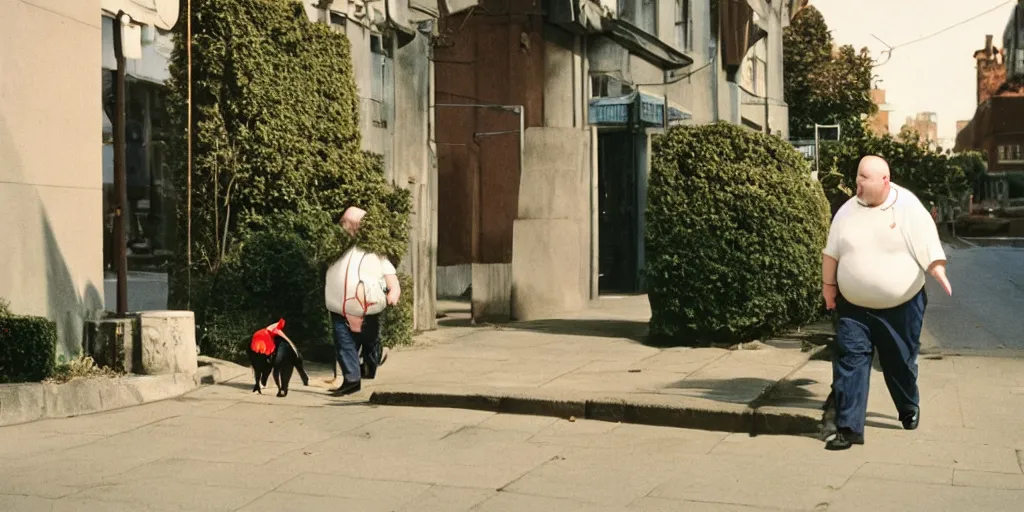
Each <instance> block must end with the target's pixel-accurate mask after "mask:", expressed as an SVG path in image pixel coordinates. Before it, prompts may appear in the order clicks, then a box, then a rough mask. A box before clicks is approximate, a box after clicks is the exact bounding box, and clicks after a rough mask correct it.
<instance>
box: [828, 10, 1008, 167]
mask: <svg viewBox="0 0 1024 512" xmlns="http://www.w3.org/2000/svg"><path fill="white" fill-rule="evenodd" d="M1015 3H1016V1H1011V2H1007V1H1006V0H971V1H966V0H858V1H851V0H811V2H810V4H811V5H813V6H815V7H817V8H818V10H819V11H821V13H822V15H824V16H825V23H827V24H828V27H829V29H830V30H831V31H832V38H833V39H834V40H835V42H836V44H839V45H844V44H851V45H853V47H854V48H857V49H860V48H861V47H864V46H866V47H868V50H870V52H871V55H872V57H874V58H875V60H876V61H884V60H885V56H884V55H883V54H882V51H883V50H885V49H886V46H885V45H884V44H882V43H880V42H879V41H878V40H876V39H875V38H874V37H871V34H874V35H876V36H878V37H879V38H881V39H882V40H883V41H885V42H886V43H888V44H889V45H891V46H894V47H898V46H899V45H901V44H903V43H905V42H908V41H911V40H913V39H917V38H918V37H922V36H926V35H929V34H931V33H934V32H937V31H939V30H942V29H944V28H946V27H949V26H951V25H954V24H956V23H958V22H961V21H964V20H967V19H970V18H973V17H975V16H977V15H978V14H981V13H983V12H985V11H988V10H989V9H992V8H995V7H997V6H1000V5H1002V4H1005V5H1002V7H999V8H998V9H996V10H995V11H994V12H991V13H989V14H986V15H984V16H981V17H980V18H977V19H975V20H973V21H970V22H967V23H964V24H962V25H960V26H958V27H956V28H952V29H950V30H948V31H946V32H943V33H941V34H939V35H936V36H933V37H931V38H928V39H925V40H923V41H920V42H917V43H913V44H911V45H908V46H906V47H903V48H896V50H894V51H893V52H892V58H891V59H889V61H888V62H887V63H886V64H885V65H882V66H878V67H876V68H875V75H877V78H876V80H877V79H881V80H882V81H881V82H880V83H879V84H878V87H879V88H880V89H885V91H886V101H887V102H888V103H889V105H891V106H892V108H893V111H892V112H890V113H889V129H890V130H891V131H893V132H896V131H899V129H900V127H901V126H903V123H904V122H905V121H906V118H907V116H911V115H914V114H915V113H917V112H935V113H936V114H938V125H939V139H942V145H943V146H944V147H949V148H951V147H952V141H953V139H954V137H955V135H956V122H957V121H958V120H961V119H962V120H969V119H971V117H973V116H974V109H975V108H976V107H977V103H976V97H975V94H976V89H977V83H976V82H977V80H976V73H977V71H976V69H975V62H974V59H973V58H972V55H973V54H974V52H975V51H976V50H980V49H982V48H983V47H984V46H985V34H992V35H993V36H994V37H993V44H994V45H995V46H997V47H998V48H1002V47H1003V43H1002V41H1003V31H1004V30H1005V29H1006V23H1007V22H1008V21H1009V19H1010V14H1011V12H1012V11H1013V5H1014V4H1015Z"/></svg>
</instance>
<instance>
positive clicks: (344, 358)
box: [331, 313, 381, 383]
mask: <svg viewBox="0 0 1024 512" xmlns="http://www.w3.org/2000/svg"><path fill="white" fill-rule="evenodd" d="M331 324H332V327H334V349H335V351H336V352H337V357H338V362H339V363H341V375H342V377H344V379H345V382H346V383H353V382H359V381H360V378H361V377H362V376H363V375H362V373H363V372H362V369H361V368H360V365H359V354H360V352H362V355H363V363H364V364H365V365H366V378H367V379H372V378H374V377H376V375H377V366H378V365H379V364H380V357H381V345H380V319H379V318H378V315H368V316H366V317H364V318H363V328H362V331H361V332H352V329H350V328H349V326H348V322H346V321H345V317H343V316H341V315H339V314H337V313H331Z"/></svg>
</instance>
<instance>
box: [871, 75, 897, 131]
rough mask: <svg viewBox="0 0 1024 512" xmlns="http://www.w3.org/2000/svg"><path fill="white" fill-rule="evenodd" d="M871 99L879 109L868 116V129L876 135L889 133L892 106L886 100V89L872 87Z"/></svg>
mask: <svg viewBox="0 0 1024 512" xmlns="http://www.w3.org/2000/svg"><path fill="white" fill-rule="evenodd" d="M871 101H872V102H873V103H874V104H875V106H876V107H878V111H877V112H875V113H874V114H872V115H871V117H869V118H868V129H870V130H871V132H872V133H874V134H875V135H878V136H882V135H886V134H888V133H889V112H891V111H892V107H891V106H890V105H889V104H888V103H886V102H885V89H879V88H878V87H875V88H874V89H871Z"/></svg>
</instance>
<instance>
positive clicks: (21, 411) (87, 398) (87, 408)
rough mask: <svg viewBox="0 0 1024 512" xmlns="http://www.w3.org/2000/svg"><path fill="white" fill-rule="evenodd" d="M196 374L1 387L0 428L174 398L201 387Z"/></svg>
mask: <svg viewBox="0 0 1024 512" xmlns="http://www.w3.org/2000/svg"><path fill="white" fill-rule="evenodd" d="M198 385H199V381H198V379H197V378H196V375H194V374H188V373H173V374H168V375H132V376H125V377H116V378H109V377H95V378H83V379H74V380H72V381H70V382H66V383H64V384H52V383H25V384H3V385H0V426H7V425H15V424H18V423H28V422H31V421H36V420H42V419H51V418H67V417H70V416H80V415H82V414H91V413H95V412H103V411H109V410H112V409H120V408H123V407H131V406H133V405H141V404H144V403H148V402H155V401H158V400H165V399H168V398H174V397H178V396H181V395H184V394H185V393H188V392H190V391H192V390H194V389H196V387H198Z"/></svg>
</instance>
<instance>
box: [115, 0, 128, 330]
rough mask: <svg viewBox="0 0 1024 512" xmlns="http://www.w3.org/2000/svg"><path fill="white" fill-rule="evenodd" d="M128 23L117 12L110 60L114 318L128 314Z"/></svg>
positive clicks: (120, 12) (124, 15) (122, 13)
mask: <svg viewBox="0 0 1024 512" xmlns="http://www.w3.org/2000/svg"><path fill="white" fill-rule="evenodd" d="M126 17H127V18H128V20H129V22H130V20H131V18H130V17H128V15H127V14H125V12H124V11H118V12H117V16H116V17H115V18H114V57H115V58H116V59H117V77H116V79H115V80H114V119H113V123H112V124H113V125H114V192H115V194H116V199H115V203H114V240H115V243H116V244H117V253H116V255H115V261H116V265H117V316H118V317H121V318H123V317H124V316H125V315H127V313H128V249H127V247H126V243H127V240H126V239H125V227H124V220H125V219H124V217H125V215H124V213H125V212H124V210H125V207H126V205H127V204H128V186H127V183H125V182H126V181H127V180H126V179H125V166H124V163H125V162H124V160H125V141H124V139H125V130H124V125H125V112H124V101H125V100H124V94H125V92H124V89H125V57H124V41H123V34H122V32H123V31H124V18H126Z"/></svg>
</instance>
